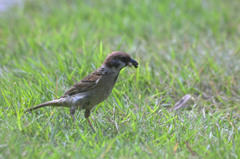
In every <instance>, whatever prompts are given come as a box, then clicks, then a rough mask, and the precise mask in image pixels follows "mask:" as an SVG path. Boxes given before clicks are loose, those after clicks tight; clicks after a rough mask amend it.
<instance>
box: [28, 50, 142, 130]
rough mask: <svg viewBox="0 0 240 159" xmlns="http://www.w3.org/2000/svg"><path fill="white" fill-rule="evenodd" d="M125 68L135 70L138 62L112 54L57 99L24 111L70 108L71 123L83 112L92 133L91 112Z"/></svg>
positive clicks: (126, 55) (119, 53) (116, 53)
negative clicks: (78, 113) (46, 107)
mask: <svg viewBox="0 0 240 159" xmlns="http://www.w3.org/2000/svg"><path fill="white" fill-rule="evenodd" d="M126 66H129V67H132V66H134V67H135V68H137V67H138V62H137V61H135V60H134V59H133V58H131V56H130V55H129V54H127V53H125V52H121V51H115V52H112V53H111V54H109V55H108V56H107V57H106V59H105V61H104V62H103V64H102V65H101V67H99V68H98V69H96V70H95V71H94V72H92V73H91V74H90V75H88V76H86V77H85V78H83V79H82V80H80V81H79V82H77V83H75V84H74V85H73V86H72V87H71V88H70V89H68V90H67V91H66V92H65V93H64V95H63V96H61V97H60V98H59V99H55V100H52V101H48V102H45V103H42V104H39V105H36V106H34V107H31V108H29V109H28V110H26V112H30V111H32V110H35V109H38V108H42V107H45V106H54V107H67V108H70V115H71V117H72V119H73V122H75V117H74V113H75V111H76V110H79V111H81V110H85V113H84V116H85V118H86V119H87V121H88V123H89V125H90V127H91V128H92V130H93V131H94V128H93V126H92V123H91V121H90V120H89V116H90V113H91V110H92V108H94V107H95V106H96V105H97V104H99V103H101V102H103V101H104V100H105V99H107V97H108V96H109V95H110V94H111V92H112V89H113V87H114V85H115V83H116V81H117V78H118V75H119V72H120V71H121V70H122V68H124V67H126Z"/></svg>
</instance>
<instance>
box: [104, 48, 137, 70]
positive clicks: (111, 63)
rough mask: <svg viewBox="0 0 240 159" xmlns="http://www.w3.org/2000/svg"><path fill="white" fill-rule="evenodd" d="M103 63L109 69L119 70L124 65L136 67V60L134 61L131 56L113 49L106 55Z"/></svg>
mask: <svg viewBox="0 0 240 159" xmlns="http://www.w3.org/2000/svg"><path fill="white" fill-rule="evenodd" d="M103 65H105V66H107V67H108V68H111V69H116V70H119V71H120V70H121V69H122V68H123V67H125V66H129V67H132V66H134V67H135V68H137V67H138V62H137V61H135V60H134V59H133V58H131V56H130V55H129V54H127V53H125V52H121V51H115V52H112V53H111V54H109V55H108V56H107V58H106V59H105V61H104V63H103Z"/></svg>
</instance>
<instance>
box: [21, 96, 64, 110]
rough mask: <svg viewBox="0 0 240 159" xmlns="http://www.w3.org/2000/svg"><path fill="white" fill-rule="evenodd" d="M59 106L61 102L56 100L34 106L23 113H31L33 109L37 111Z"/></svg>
mask: <svg viewBox="0 0 240 159" xmlns="http://www.w3.org/2000/svg"><path fill="white" fill-rule="evenodd" d="M61 105H62V101H61V100H59V99H57V100H52V101H48V102H45V103H42V104H39V105H36V106H34V107H31V108H29V109H27V110H26V111H25V112H31V111H33V110H35V109H39V108H42V107H46V106H61Z"/></svg>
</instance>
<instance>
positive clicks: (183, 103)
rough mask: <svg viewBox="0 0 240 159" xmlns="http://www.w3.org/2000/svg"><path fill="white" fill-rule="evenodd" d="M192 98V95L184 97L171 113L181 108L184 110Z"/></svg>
mask: <svg viewBox="0 0 240 159" xmlns="http://www.w3.org/2000/svg"><path fill="white" fill-rule="evenodd" d="M190 98H191V95H189V94H187V95H185V96H184V97H182V99H181V100H180V101H179V102H177V103H176V104H175V105H174V106H173V107H172V108H171V109H170V111H173V110H178V109H180V108H183V107H184V105H185V104H186V103H187V101H188V100H189V99H190Z"/></svg>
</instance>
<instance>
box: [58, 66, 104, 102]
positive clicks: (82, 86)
mask: <svg viewBox="0 0 240 159" xmlns="http://www.w3.org/2000/svg"><path fill="white" fill-rule="evenodd" d="M101 75H102V73H101V71H99V70H96V71H94V72H93V73H91V74H90V75H88V76H87V77H85V78H83V79H82V80H81V81H79V82H77V83H75V84H74V85H73V86H72V87H71V88H70V89H69V90H67V91H66V92H65V93H64V95H63V96H62V97H60V98H64V97H66V96H68V95H70V96H71V95H74V94H77V93H81V92H85V91H88V90H90V89H93V88H94V87H96V85H97V84H98V81H99V79H100V78H101Z"/></svg>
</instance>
